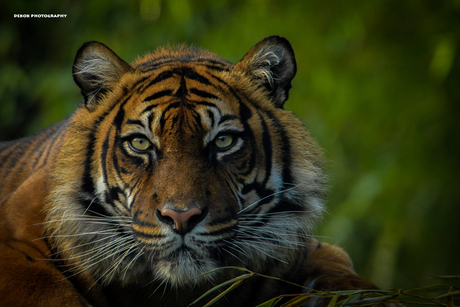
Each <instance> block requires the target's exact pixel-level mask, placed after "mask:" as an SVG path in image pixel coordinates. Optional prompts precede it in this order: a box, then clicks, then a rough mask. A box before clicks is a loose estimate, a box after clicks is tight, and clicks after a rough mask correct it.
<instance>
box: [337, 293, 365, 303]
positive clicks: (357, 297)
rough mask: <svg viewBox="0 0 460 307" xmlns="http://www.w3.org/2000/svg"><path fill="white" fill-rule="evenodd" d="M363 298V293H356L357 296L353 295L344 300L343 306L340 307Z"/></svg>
mask: <svg viewBox="0 0 460 307" xmlns="http://www.w3.org/2000/svg"><path fill="white" fill-rule="evenodd" d="M362 297H363V294H362V293H355V294H352V295H350V296H349V297H348V298H347V299H346V300H344V301H343V302H342V305H340V306H344V305H345V304H347V303H351V302H354V301H357V300H359V299H361V298H362Z"/></svg>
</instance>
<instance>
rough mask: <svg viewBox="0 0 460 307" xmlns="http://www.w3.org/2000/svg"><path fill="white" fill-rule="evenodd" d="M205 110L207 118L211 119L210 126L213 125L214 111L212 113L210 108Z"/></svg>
mask: <svg viewBox="0 0 460 307" xmlns="http://www.w3.org/2000/svg"><path fill="white" fill-rule="evenodd" d="M206 112H207V113H208V117H209V119H210V120H211V128H212V127H214V124H215V122H214V113H212V112H211V111H210V110H206Z"/></svg>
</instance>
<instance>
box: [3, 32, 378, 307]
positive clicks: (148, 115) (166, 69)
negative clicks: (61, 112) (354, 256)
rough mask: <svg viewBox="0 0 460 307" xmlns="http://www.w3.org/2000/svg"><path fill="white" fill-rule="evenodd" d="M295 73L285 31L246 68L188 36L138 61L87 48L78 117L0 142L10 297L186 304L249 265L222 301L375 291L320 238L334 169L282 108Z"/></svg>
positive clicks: (80, 58) (23, 302)
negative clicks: (327, 170)
mask: <svg viewBox="0 0 460 307" xmlns="http://www.w3.org/2000/svg"><path fill="white" fill-rule="evenodd" d="M296 71H297V64H296V60H295V56H294V51H293V49H292V47H291V44H290V43H289V41H288V40H287V39H285V38H283V37H280V36H269V37H266V38H265V39H263V40H261V41H260V42H259V43H257V44H256V45H255V46H254V47H252V48H251V49H250V50H249V52H248V53H247V54H246V55H245V56H244V57H243V58H242V59H241V61H239V62H238V63H236V64H233V63H231V62H229V61H227V60H225V59H223V58H221V57H220V56H218V55H217V54H215V53H213V52H211V51H207V50H203V49H201V48H198V47H194V46H186V45H178V46H166V47H162V48H159V49H157V50H156V51H155V52H153V53H148V54H147V55H145V56H143V57H139V58H138V59H137V60H135V61H134V62H132V63H131V64H128V63H127V62H125V61H124V60H122V59H121V58H120V57H119V56H118V55H117V54H115V53H114V52H113V51H112V50H111V49H109V48H108V47H107V46H105V45H104V44H102V43H100V42H95V41H91V42H87V43H85V44H84V45H83V46H82V47H81V48H80V49H79V50H78V52H77V54H76V57H75V61H74V64H73V71H72V74H73V79H74V81H75V83H76V84H77V85H78V87H79V88H80V90H81V94H82V96H83V101H82V102H81V104H80V105H79V106H78V107H77V110H76V111H75V112H74V113H73V114H72V115H70V116H69V117H67V118H66V119H64V120H63V121H61V122H59V123H57V124H55V125H54V126H51V127H49V128H46V129H44V130H42V131H39V132H38V133H36V134H34V135H32V136H29V137H25V138H22V139H19V140H14V141H8V142H3V143H0V183H1V184H0V301H1V304H2V306H3V305H4V306H51V307H54V306H187V305H189V304H191V303H192V302H193V301H194V300H196V299H197V298H199V297H200V296H201V295H202V294H203V293H206V292H207V291H208V290H210V289H212V288H213V287H214V286H216V285H219V284H221V283H224V282H226V281H228V280H232V279H233V278H237V279H238V276H241V270H243V269H244V270H250V271H251V272H255V273H257V274H255V275H254V276H252V277H251V278H248V279H247V280H244V283H241V285H240V286H239V287H236V286H235V287H234V289H233V291H231V292H230V293H228V294H226V295H225V296H223V297H222V298H220V299H219V300H217V301H216V302H215V303H214V305H213V306H256V305H258V304H261V303H263V302H265V301H267V300H269V299H271V298H272V297H274V296H277V295H290V294H295V293H303V292H305V291H314V290H315V291H332V290H346V289H375V288H376V287H375V285H374V284H372V283H370V282H368V281H365V280H364V279H362V278H360V277H359V276H358V275H357V274H356V273H355V271H354V269H353V264H352V261H351V260H350V257H349V256H348V254H347V253H346V252H345V251H344V250H343V249H341V248H340V247H337V246H334V245H330V244H328V243H325V242H320V241H318V239H317V238H316V237H315V235H314V231H315V225H317V223H318V222H319V221H320V220H321V218H322V215H323V212H324V210H325V199H326V195H325V194H326V188H325V187H326V184H327V178H326V177H327V176H326V175H325V170H324V168H325V167H324V164H325V163H324V157H323V153H322V151H321V149H320V148H319V146H318V145H317V144H316V142H315V141H314V140H313V138H312V137H311V135H310V133H309V132H308V131H307V130H306V128H305V127H304V125H303V123H302V121H301V120H300V119H299V118H298V117H296V115H294V114H293V113H292V112H290V111H288V110H285V109H284V104H285V102H286V101H287V100H288V96H289V90H290V88H291V81H292V79H293V78H294V76H295V74H296ZM264 276H270V277H271V278H266V277H264ZM308 289H309V290H308ZM219 291H223V290H222V289H220V290H219ZM219 291H217V292H219ZM209 295H210V296H208V298H205V299H204V301H206V300H208V301H209V297H210V298H213V297H215V295H217V294H213V293H211V294H209ZM310 303H311V304H313V305H315V304H316V305H317V306H321V305H324V304H326V305H327V303H328V302H327V300H326V299H325V300H318V299H317V300H316V301H311V302H310ZM200 304H204V303H203V301H200V302H198V303H196V304H195V306H199V305H200Z"/></svg>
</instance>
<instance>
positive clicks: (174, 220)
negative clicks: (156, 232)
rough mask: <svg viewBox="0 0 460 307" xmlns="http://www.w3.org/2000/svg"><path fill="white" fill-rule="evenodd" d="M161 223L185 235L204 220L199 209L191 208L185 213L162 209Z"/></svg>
mask: <svg viewBox="0 0 460 307" xmlns="http://www.w3.org/2000/svg"><path fill="white" fill-rule="evenodd" d="M160 214H161V218H160V220H162V221H163V222H165V223H167V224H169V225H171V226H172V227H173V229H174V231H175V232H177V233H179V234H185V233H187V232H189V231H190V230H191V229H192V228H193V227H195V226H196V225H197V224H198V223H199V222H200V221H202V220H203V219H204V216H205V214H204V213H203V211H201V210H200V209H198V208H196V207H193V208H189V209H187V210H185V211H178V210H175V209H169V208H166V209H163V210H161V212H160Z"/></svg>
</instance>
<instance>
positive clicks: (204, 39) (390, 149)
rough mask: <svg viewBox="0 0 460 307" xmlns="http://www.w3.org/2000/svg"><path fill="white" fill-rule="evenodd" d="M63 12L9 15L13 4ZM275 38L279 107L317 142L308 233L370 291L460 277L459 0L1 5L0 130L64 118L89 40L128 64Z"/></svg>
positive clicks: (8, 133)
mask: <svg viewBox="0 0 460 307" xmlns="http://www.w3.org/2000/svg"><path fill="white" fill-rule="evenodd" d="M32 13H34V14H47V13H60V14H67V17H66V18H62V19H30V18H29V19H20V18H14V14H32ZM272 34H278V35H282V36H285V37H286V38H288V39H289V40H290V41H291V43H292V45H293V48H294V50H295V52H296V58H297V61H298V74H297V76H296V78H295V79H294V82H293V89H292V90H291V95H290V100H289V101H288V103H287V105H286V107H287V108H288V109H290V110H292V111H294V112H295V113H297V114H298V115H299V117H301V118H302V119H303V120H304V122H305V125H306V126H307V127H308V129H309V130H310V131H311V132H312V134H313V136H314V137H315V138H316V140H317V141H318V143H319V144H320V145H321V146H322V147H323V148H324V149H325V154H326V157H327V160H328V171H329V173H330V193H329V195H330V197H329V201H328V206H329V214H328V215H327V216H326V217H325V222H324V223H323V224H322V225H321V227H320V229H319V231H318V235H321V236H324V237H325V238H324V240H326V241H329V242H331V243H337V244H339V245H340V246H342V247H345V249H346V250H347V251H348V252H349V253H350V254H351V256H352V258H353V259H354V262H355V266H356V269H357V271H358V273H359V274H360V275H362V276H364V277H365V278H367V279H370V280H372V281H374V282H375V283H377V284H378V285H379V286H381V287H406V288H408V287H418V286H424V285H429V284H432V283H436V281H434V280H432V279H430V278H428V276H433V275H445V274H457V275H458V274H460V261H459V257H460V239H459V235H460V184H459V183H460V175H459V170H460V167H459V166H460V159H459V158H460V157H459V151H460V141H459V139H460V129H459V119H460V116H459V115H460V114H459V113H460V112H459V111H460V105H459V102H460V49H459V43H460V40H459V39H460V1H458V0H451V1H442V0H432V1H418V0H405V1H400V0H388V1H385V0H373V1H367V0H353V1H340V0H332V1H319V0H296V1H294V0H292V1H286V0H238V1H230V0H134V1H121V0H111V1H109V0H98V1H93V2H89V1H87V2H85V1H69V0H67V1H52V0H38V1H34V2H32V1H25V0H22V1H3V2H2V3H1V4H0V139H1V140H6V139H13V138H17V137H20V136H24V135H26V134H29V133H33V132H35V131H37V130H38V129H40V128H43V127H46V126H48V125H50V124H52V123H54V122H56V121H59V120H61V119H62V118H64V117H65V116H67V115H68V114H70V113H71V112H72V111H73V110H74V108H75V105H76V103H77V102H79V101H80V100H81V99H80V94H79V90H78V88H77V86H76V85H75V84H74V83H73V81H72V76H71V67H72V63H73V58H74V56H75V53H76V51H77V49H78V48H79V47H80V46H81V44H83V43H84V42H85V41H88V40H98V41H101V42H104V43H105V44H106V45H108V46H109V47H111V48H112V49H113V50H114V51H115V52H117V53H118V54H119V55H120V56H121V57H122V58H123V59H125V60H127V61H132V60H134V59H135V58H136V57H137V56H138V55H142V54H144V53H145V52H147V51H149V50H154V49H155V48H156V47H157V46H161V45H164V44H167V43H182V42H186V43H194V44H196V45H199V46H203V47H204V48H206V49H211V50H214V51H215V52H217V53H218V54H220V55H222V56H223V57H225V58H227V59H229V60H231V61H234V62H237V61H238V60H239V59H240V58H241V57H242V56H243V55H244V54H245V53H246V52H247V51H248V50H249V48H250V47H252V46H253V45H254V44H255V43H257V42H258V41H259V40H260V39H262V38H263V37H265V36H269V35H272Z"/></svg>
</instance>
